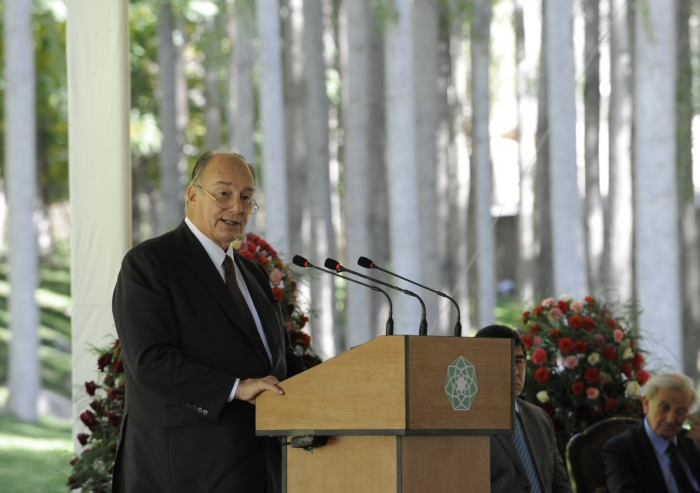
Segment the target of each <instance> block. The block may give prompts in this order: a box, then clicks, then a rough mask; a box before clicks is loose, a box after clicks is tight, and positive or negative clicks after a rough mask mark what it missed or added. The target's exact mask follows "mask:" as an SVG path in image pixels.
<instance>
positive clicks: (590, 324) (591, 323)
mask: <svg viewBox="0 0 700 493" xmlns="http://www.w3.org/2000/svg"><path fill="white" fill-rule="evenodd" d="M593 329H595V320H593V319H592V318H591V317H583V330H585V331H586V332H590V331H592V330H593Z"/></svg>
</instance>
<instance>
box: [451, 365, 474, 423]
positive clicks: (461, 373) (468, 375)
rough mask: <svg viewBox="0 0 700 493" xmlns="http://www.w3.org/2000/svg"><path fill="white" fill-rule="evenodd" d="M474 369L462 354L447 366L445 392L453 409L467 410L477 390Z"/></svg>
mask: <svg viewBox="0 0 700 493" xmlns="http://www.w3.org/2000/svg"><path fill="white" fill-rule="evenodd" d="M477 390H478V389H477V387H476V370H475V369H474V365H472V364H471V363H470V362H469V361H467V360H466V359H465V358H464V357H463V356H460V357H459V358H457V359H456V360H454V361H453V362H452V363H451V364H450V366H448V367H447V378H446V379H445V393H446V394H447V398H448V399H449V400H450V404H452V409H454V410H455V411H469V408H470V407H471V405H472V402H474V397H476V392H477Z"/></svg>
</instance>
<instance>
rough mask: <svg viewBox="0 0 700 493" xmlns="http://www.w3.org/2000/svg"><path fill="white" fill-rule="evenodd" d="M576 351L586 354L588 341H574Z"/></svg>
mask: <svg viewBox="0 0 700 493" xmlns="http://www.w3.org/2000/svg"><path fill="white" fill-rule="evenodd" d="M576 352H577V353H580V354H586V353H587V352H588V343H587V342H584V341H576Z"/></svg>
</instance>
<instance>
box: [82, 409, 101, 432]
mask: <svg viewBox="0 0 700 493" xmlns="http://www.w3.org/2000/svg"><path fill="white" fill-rule="evenodd" d="M80 421H82V422H83V423H85V426H87V427H88V428H90V429H91V430H92V429H93V428H94V427H95V426H96V425H97V420H96V419H95V415H94V414H93V413H92V411H85V412H83V413H82V414H81V415H80Z"/></svg>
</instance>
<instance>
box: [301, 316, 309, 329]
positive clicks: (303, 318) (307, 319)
mask: <svg viewBox="0 0 700 493" xmlns="http://www.w3.org/2000/svg"><path fill="white" fill-rule="evenodd" d="M308 321H309V317H307V316H306V315H302V316H301V320H300V321H299V328H300V329H303V328H304V326H305V325H306V322H308Z"/></svg>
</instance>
